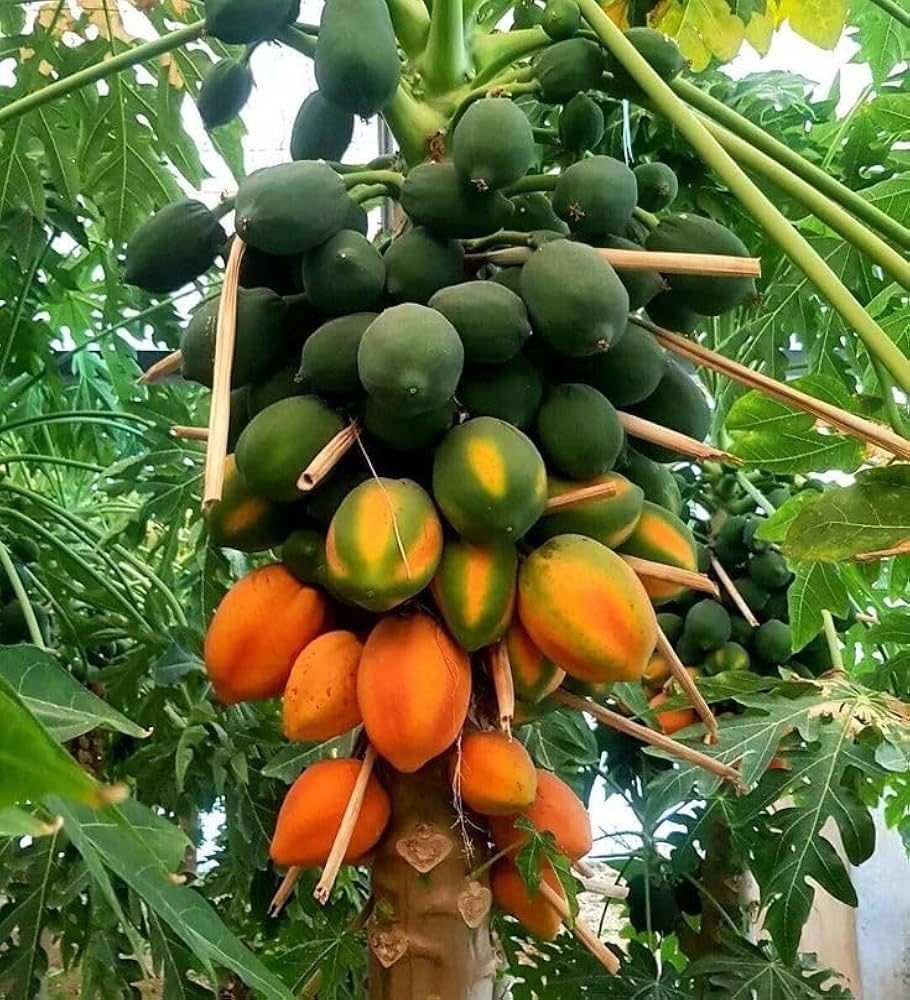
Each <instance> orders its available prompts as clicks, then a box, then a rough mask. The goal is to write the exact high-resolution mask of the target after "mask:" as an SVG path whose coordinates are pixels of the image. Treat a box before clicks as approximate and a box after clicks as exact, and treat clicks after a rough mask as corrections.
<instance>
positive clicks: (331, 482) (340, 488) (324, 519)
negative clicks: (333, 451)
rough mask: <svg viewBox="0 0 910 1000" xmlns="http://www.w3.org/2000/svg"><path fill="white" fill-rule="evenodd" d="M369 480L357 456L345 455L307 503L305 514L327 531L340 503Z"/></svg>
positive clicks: (366, 470)
mask: <svg viewBox="0 0 910 1000" xmlns="http://www.w3.org/2000/svg"><path fill="white" fill-rule="evenodd" d="M369 478H370V473H369V470H368V469H367V468H366V467H365V466H364V463H363V460H362V459H361V458H360V456H359V455H355V454H348V455H346V456H345V457H344V458H343V459H342V460H341V461H340V462H339V463H338V465H337V466H336V467H335V469H334V470H333V471H332V475H331V476H329V478H328V479H327V480H326V481H325V482H324V483H322V484H320V487H319V489H318V490H316V491H315V492H314V493H313V495H312V496H311V497H310V499H309V500H308V501H307V505H306V512H307V515H308V516H309V517H310V518H312V520H313V521H314V522H315V523H316V525H317V527H319V528H322V529H323V530H325V531H328V530H329V525H330V524H331V523H332V518H333V517H334V516H335V512H336V511H337V510H338V508H339V507H340V506H341V502H342V501H343V500H344V499H345V497H346V496H347V495H348V494H349V493H350V492H351V490H353V489H355V488H356V487H358V486H359V485H360V484H361V483H364V482H366V480H367V479H369Z"/></svg>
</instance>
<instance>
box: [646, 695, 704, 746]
mask: <svg viewBox="0 0 910 1000" xmlns="http://www.w3.org/2000/svg"><path fill="white" fill-rule="evenodd" d="M670 698H671V695H670V694H668V693H667V692H666V691H660V692H659V693H658V694H656V695H654V697H653V698H651V700H650V701H649V702H648V708H650V709H651V710H652V711H653V712H654V713H655V717H656V719H657V725H658V728H659V729H660V731H661V732H662V733H664V734H665V735H666V736H672V735H673V733H676V732H679V730H680V729H685V728H686V726H694V725H695V724H696V723H697V722H698V713H697V712H696V711H695V709H694V708H671V709H668V710H667V711H665V712H658V711H656V709H658V708H659V707H660V706H661V705H662V704H663V703H664V702H665V701H669V700H670Z"/></svg>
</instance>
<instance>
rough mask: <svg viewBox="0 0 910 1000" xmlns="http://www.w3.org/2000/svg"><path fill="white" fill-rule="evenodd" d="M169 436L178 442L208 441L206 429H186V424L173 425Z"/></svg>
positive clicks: (207, 430)
mask: <svg viewBox="0 0 910 1000" xmlns="http://www.w3.org/2000/svg"><path fill="white" fill-rule="evenodd" d="M171 436H172V437H175V438H177V439H178V440H180V441H208V439H209V429H208V427H188V426H186V424H174V426H173V427H172V428H171Z"/></svg>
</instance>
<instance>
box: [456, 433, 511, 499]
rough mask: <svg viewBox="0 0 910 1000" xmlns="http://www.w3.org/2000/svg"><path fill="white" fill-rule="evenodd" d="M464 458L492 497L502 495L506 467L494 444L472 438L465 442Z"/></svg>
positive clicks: (504, 488) (504, 486) (504, 490)
mask: <svg viewBox="0 0 910 1000" xmlns="http://www.w3.org/2000/svg"><path fill="white" fill-rule="evenodd" d="M465 460H466V462H467V464H468V467H469V468H470V469H471V471H472V472H473V473H474V476H475V478H476V479H477V480H478V482H481V483H483V486H484V489H485V490H486V492H487V493H489V494H490V496H492V497H497V498H499V497H502V496H504V495H505V492H506V467H505V463H504V462H503V460H502V452H501V451H500V450H499V448H497V447H496V445H495V444H492V443H491V442H489V441H484V440H482V439H480V438H474V439H473V440H471V441H468V442H467V447H466V448H465Z"/></svg>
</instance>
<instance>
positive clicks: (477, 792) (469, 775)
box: [451, 730, 537, 816]
mask: <svg viewBox="0 0 910 1000" xmlns="http://www.w3.org/2000/svg"><path fill="white" fill-rule="evenodd" d="M451 769H452V787H453V789H454V791H455V793H456V795H460V796H461V798H462V799H463V800H464V802H465V804H466V805H468V806H469V807H470V808H471V809H473V810H474V812H478V813H480V814H481V815H484V816H497V815H503V814H509V813H514V812H517V811H518V810H520V809H525V808H527V807H528V806H530V805H531V803H532V802H533V801H534V798H535V796H536V795H537V771H536V770H535V768H534V762H533V761H532V760H531V755H530V754H529V753H528V751H527V750H525V748H524V746H523V745H522V744H521V743H520V742H519V741H518V740H515V739H512V737H511V736H507V735H506V734H505V733H503V732H499V731H495V732H493V731H491V732H482V731H480V730H474V731H473V732H471V733H467V734H466V735H465V736H464V737H463V738H462V740H461V750H460V753H458V752H455V753H453V755H452V761H451Z"/></svg>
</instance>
